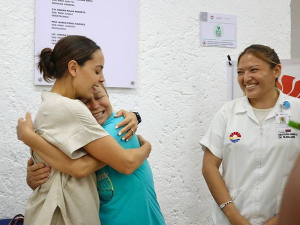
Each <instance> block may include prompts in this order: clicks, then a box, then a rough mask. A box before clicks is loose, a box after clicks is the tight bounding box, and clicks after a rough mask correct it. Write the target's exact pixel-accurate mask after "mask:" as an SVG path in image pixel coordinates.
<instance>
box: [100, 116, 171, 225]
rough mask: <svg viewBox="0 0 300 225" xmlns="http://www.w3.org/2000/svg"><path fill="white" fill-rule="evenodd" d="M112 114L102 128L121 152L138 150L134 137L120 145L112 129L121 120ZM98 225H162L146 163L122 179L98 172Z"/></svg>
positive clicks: (113, 172) (113, 173)
mask: <svg viewBox="0 0 300 225" xmlns="http://www.w3.org/2000/svg"><path fill="white" fill-rule="evenodd" d="M114 115H115V114H112V115H111V116H110V117H109V118H108V119H107V121H106V122H105V123H104V124H103V128H104V129H105V130H106V131H107V132H108V133H109V134H110V135H111V136H112V137H113V138H115V140H116V141H117V142H118V143H119V144H120V145H121V146H122V147H123V148H124V149H130V148H139V147H140V144H139V141H138V138H137V136H136V135H134V136H133V137H132V138H131V139H130V140H129V141H128V142H125V141H121V136H118V132H119V130H121V128H119V129H115V126H116V125H117V124H118V123H120V122H121V121H122V120H123V117H119V118H115V117H114ZM96 174H97V189H98V193H99V197H100V220H101V225H165V220H164V217H163V215H162V213H161V211H160V207H159V204H158V202H157V199H156V193H155V190H154V183H153V175H152V171H151V168H150V165H149V163H148V161H147V160H145V161H144V163H143V164H142V165H141V166H140V167H139V168H138V169H137V170H136V171H134V172H133V173H132V174H130V175H125V174H122V173H119V172H118V171H116V170H114V169H113V168H111V167H110V166H105V167H104V168H102V169H100V170H98V171H97V172H96Z"/></svg>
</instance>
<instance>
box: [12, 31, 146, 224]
mask: <svg viewBox="0 0 300 225" xmlns="http://www.w3.org/2000/svg"><path fill="white" fill-rule="evenodd" d="M38 66H39V69H40V71H41V72H42V73H43V76H44V79H45V80H51V79H56V80H55V83H54V85H53V87H52V89H51V91H50V92H43V93H42V103H41V106H40V108H39V110H38V112H37V115H36V117H35V121H34V129H35V131H36V132H35V131H34V130H33V124H32V122H31V117H30V114H29V113H27V114H26V120H23V119H22V118H21V119H19V121H18V127H17V132H18V138H19V139H20V140H22V141H23V142H24V143H25V144H26V145H28V146H29V147H31V149H32V150H33V152H32V157H33V159H34V161H35V162H45V163H48V164H49V165H51V167H52V171H51V174H50V177H49V180H48V182H46V183H45V184H44V185H41V186H40V187H39V188H37V189H36V190H35V191H34V192H33V193H32V195H31V196H30V197H29V199H28V202H27V204H26V209H25V224H27V225H34V224H36V225H38V224H45V225H47V224H51V225H52V224H57V225H64V224H66V225H69V224H70V225H77V224H93V225H94V224H95V225H97V224H100V221H99V217H98V212H99V198H98V193H97V188H96V177H95V174H94V173H93V172H94V171H96V170H98V169H100V168H102V167H104V166H105V165H106V164H107V165H110V166H111V167H112V168H114V169H115V170H117V171H119V172H121V173H125V174H130V173H132V172H133V171H134V170H135V169H137V168H138V167H139V166H140V165H141V164H142V163H143V162H144V160H145V159H146V158H147V157H148V155H149V153H150V150H151V145H150V143H149V142H147V141H146V140H144V139H143V138H142V137H139V142H140V144H141V147H140V148H134V149H128V150H126V151H124V149H123V148H122V147H121V146H120V145H119V144H118V143H117V142H116V141H115V140H114V138H112V137H111V136H109V135H108V133H107V132H106V131H105V130H104V129H103V128H102V127H101V126H100V125H99V124H98V123H97V121H96V119H95V118H94V117H93V115H92V114H91V113H90V111H89V110H88V109H87V107H86V106H85V105H84V104H83V103H82V102H81V101H80V100H76V99H77V98H86V99H90V98H92V97H93V94H94V92H95V90H96V88H97V87H99V85H100V82H103V81H104V77H103V73H102V72H103V71H102V70H103V67H104V56H103V53H102V51H101V49H100V47H99V46H98V45H97V44H96V43H95V42H93V41H92V40H90V39H88V38H86V37H83V36H76V35H74V36H67V37H65V38H63V39H61V40H60V41H59V42H57V44H56V45H55V47H54V49H53V51H52V50H51V49H49V48H46V49H43V50H42V52H41V54H40V62H39V64H38ZM132 132H134V131H133V130H132ZM47 141H48V142H50V143H51V144H52V145H50V144H49V143H48V142H47ZM41 149H45V150H44V151H42V150H41ZM35 151H37V152H38V154H39V155H38V154H36V153H35ZM60 151H62V152H63V153H64V154H63V153H62V152H60ZM87 153H88V154H87ZM57 156H59V157H65V161H68V163H67V164H65V165H63V166H62V167H63V169H61V171H62V172H60V171H58V170H56V169H57V167H56V166H55V165H57V164H59V159H60V158H57ZM42 159H45V161H44V160H42ZM72 159H77V160H72ZM74 168H81V169H80V170H79V173H77V172H76V170H75V169H74ZM87 174H89V175H87ZM70 175H71V176H70ZM86 175H87V176H86ZM81 177H82V178H81ZM78 178H81V179H78Z"/></svg>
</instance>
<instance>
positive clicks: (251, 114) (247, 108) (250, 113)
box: [235, 89, 286, 121]
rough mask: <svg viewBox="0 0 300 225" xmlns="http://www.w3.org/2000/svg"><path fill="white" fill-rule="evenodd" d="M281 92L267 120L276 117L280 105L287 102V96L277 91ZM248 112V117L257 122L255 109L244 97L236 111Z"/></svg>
mask: <svg viewBox="0 0 300 225" xmlns="http://www.w3.org/2000/svg"><path fill="white" fill-rule="evenodd" d="M277 90H278V92H279V96H278V99H277V101H276V103H275V105H274V107H273V109H272V110H271V112H270V113H269V114H268V116H267V117H266V119H265V120H267V119H269V118H272V117H274V116H275V113H276V112H279V110H280V105H281V104H283V102H284V101H285V100H286V95H285V94H283V93H282V92H281V91H280V90H279V89H277ZM244 112H247V115H248V116H249V117H250V118H252V119H253V120H255V121H257V119H256V116H255V114H254V112H253V107H252V106H251V105H250V103H249V100H248V98H247V96H244V97H242V98H241V102H240V104H238V105H237V107H236V109H235V113H236V114H238V113H244Z"/></svg>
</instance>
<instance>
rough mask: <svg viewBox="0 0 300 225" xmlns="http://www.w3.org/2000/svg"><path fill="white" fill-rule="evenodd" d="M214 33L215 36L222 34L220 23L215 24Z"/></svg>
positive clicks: (218, 36)
mask: <svg viewBox="0 0 300 225" xmlns="http://www.w3.org/2000/svg"><path fill="white" fill-rule="evenodd" d="M214 34H215V36H216V37H217V38H221V37H222V36H223V27H222V26H220V25H216V26H215V27H214Z"/></svg>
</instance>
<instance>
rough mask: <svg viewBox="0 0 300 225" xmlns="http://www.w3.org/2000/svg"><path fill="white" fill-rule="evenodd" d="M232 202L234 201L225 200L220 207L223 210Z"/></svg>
mask: <svg viewBox="0 0 300 225" xmlns="http://www.w3.org/2000/svg"><path fill="white" fill-rule="evenodd" d="M230 203H233V201H228V202H225V203H223V204H221V205H219V207H220V209H221V210H222V209H223V208H224V207H225V206H226V205H228V204H230Z"/></svg>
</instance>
